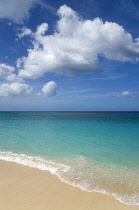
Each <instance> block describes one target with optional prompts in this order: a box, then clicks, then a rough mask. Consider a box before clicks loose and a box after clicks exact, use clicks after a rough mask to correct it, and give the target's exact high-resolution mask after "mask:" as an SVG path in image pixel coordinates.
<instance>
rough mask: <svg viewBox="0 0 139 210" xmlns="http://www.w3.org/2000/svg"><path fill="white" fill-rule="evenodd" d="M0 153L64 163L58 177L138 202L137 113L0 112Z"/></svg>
mask: <svg viewBox="0 0 139 210" xmlns="http://www.w3.org/2000/svg"><path fill="white" fill-rule="evenodd" d="M0 151H1V152H4V153H1V158H5V155H6V156H8V157H9V158H13V159H16V160H15V161H16V162H18V161H17V157H18V159H20V158H21V157H20V155H19V154H21V153H22V154H25V155H28V156H27V157H35V158H36V159H35V160H34V161H38V159H37V157H38V156H39V157H41V158H43V160H42V161H45V160H46V161H49V163H50V161H53V162H52V163H51V164H50V165H49V164H48V162H47V163H45V164H46V165H47V164H48V165H49V167H48V168H49V169H48V170H50V169H51V168H57V166H58V164H63V167H65V169H63V168H58V170H57V171H56V172H55V173H56V174H57V175H58V176H59V177H60V178H61V179H62V180H64V181H66V182H68V183H70V184H73V185H76V186H79V187H81V188H82V189H84V190H87V191H101V192H105V193H109V194H113V195H114V196H115V197H116V198H117V199H119V200H121V201H122V202H125V203H127V204H135V203H136V204H137V203H138V202H139V200H138V199H139V197H138V193H139V192H138V189H139V181H138V180H139V179H138V172H139V164H138V163H139V112H0ZM6 152H12V154H13V153H14V154H16V158H15V156H14V157H12V154H10V153H6ZM27 157H24V158H25V159H26V158H27ZM13 159H12V160H13ZM42 161H41V162H40V164H42ZM26 162H27V159H26ZM43 164H44V162H43ZM48 165H47V166H48ZM30 166H31V163H30ZM66 167H68V168H66Z"/></svg>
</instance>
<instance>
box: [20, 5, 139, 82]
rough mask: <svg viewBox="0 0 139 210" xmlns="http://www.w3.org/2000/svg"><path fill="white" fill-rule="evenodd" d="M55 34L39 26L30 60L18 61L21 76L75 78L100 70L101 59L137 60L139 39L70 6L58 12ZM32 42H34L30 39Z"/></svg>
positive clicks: (42, 25) (29, 51)
mask: <svg viewBox="0 0 139 210" xmlns="http://www.w3.org/2000/svg"><path fill="white" fill-rule="evenodd" d="M57 14H58V16H59V20H58V21H57V23H56V26H55V32H54V33H53V34H51V35H47V30H48V24H47V23H42V24H41V25H40V26H38V27H37V31H36V33H32V34H31V37H34V38H33V41H32V45H33V47H32V48H31V49H28V55H27V57H22V58H20V59H18V60H17V66H18V67H19V68H20V69H19V75H20V76H21V77H23V78H30V79H36V78H39V77H41V76H43V75H44V74H45V73H47V72H54V73H57V74H63V75H74V74H78V73H84V72H98V71H100V70H101V67H100V66H101V64H100V60H99V58H100V56H102V57H103V58H105V59H108V60H116V61H120V62H127V61H128V62H133V61H138V58H139V40H138V39H136V40H135V41H134V40H133V38H132V35H131V34H129V33H127V32H126V31H125V30H124V29H123V27H122V26H120V25H118V24H116V23H113V22H108V21H106V22H103V21H102V20H101V19H100V18H95V19H94V20H83V19H81V18H80V16H79V15H78V14H77V13H76V12H75V11H74V10H72V9H71V8H70V7H67V6H66V5H63V6H61V7H60V8H59V10H58V12H57ZM31 40H32V39H31Z"/></svg>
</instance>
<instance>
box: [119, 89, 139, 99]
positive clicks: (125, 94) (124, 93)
mask: <svg viewBox="0 0 139 210" xmlns="http://www.w3.org/2000/svg"><path fill="white" fill-rule="evenodd" d="M138 95H139V92H135V91H134V92H131V91H128V90H124V91H122V92H121V93H119V94H118V95H117V96H118V97H137V96H138Z"/></svg>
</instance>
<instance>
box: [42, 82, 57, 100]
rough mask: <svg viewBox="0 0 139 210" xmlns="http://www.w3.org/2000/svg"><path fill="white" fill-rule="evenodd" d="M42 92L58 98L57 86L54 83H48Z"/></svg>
mask: <svg viewBox="0 0 139 210" xmlns="http://www.w3.org/2000/svg"><path fill="white" fill-rule="evenodd" d="M42 92H43V94H44V95H45V96H48V97H50V96H56V94H57V84H56V83H55V82H54V81H51V82H48V83H46V84H45V85H44V86H43V88H42Z"/></svg>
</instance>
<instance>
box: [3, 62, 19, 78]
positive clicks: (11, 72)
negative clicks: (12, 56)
mask: <svg viewBox="0 0 139 210" xmlns="http://www.w3.org/2000/svg"><path fill="white" fill-rule="evenodd" d="M0 80H7V81H9V82H22V79H21V78H19V77H18V76H17V75H16V74H15V68H14V67H13V66H9V65H6V64H4V63H0Z"/></svg>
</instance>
